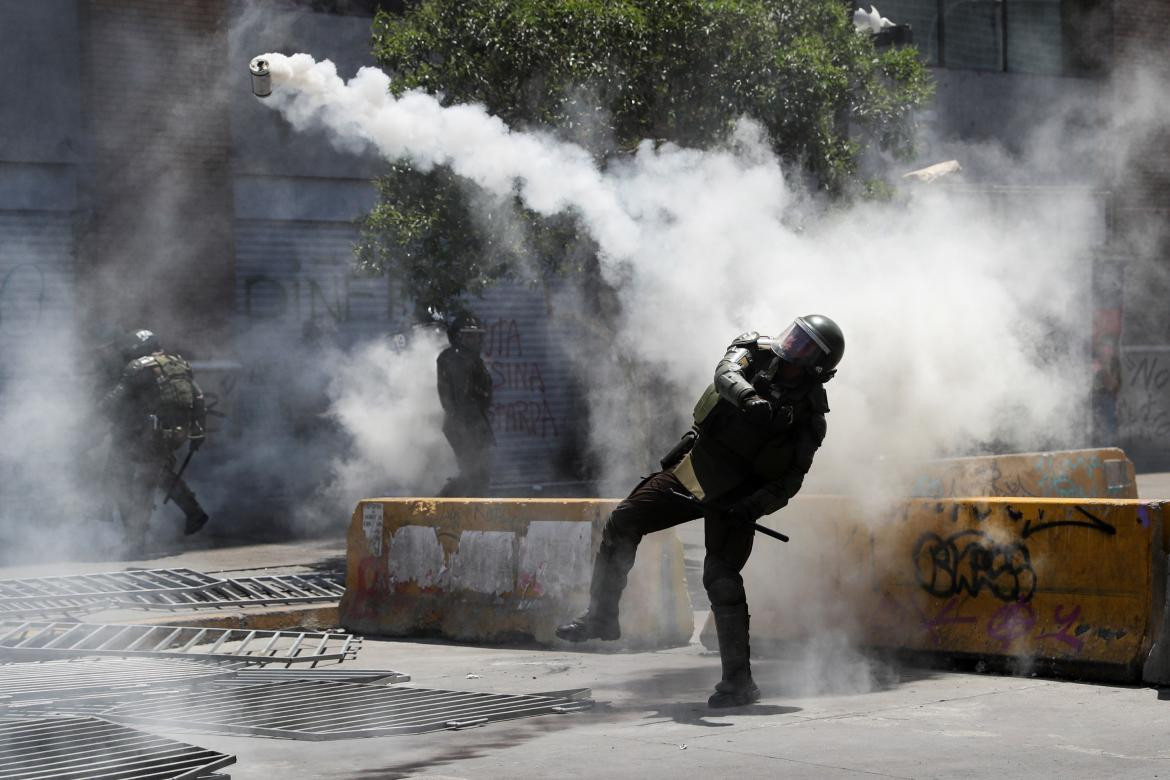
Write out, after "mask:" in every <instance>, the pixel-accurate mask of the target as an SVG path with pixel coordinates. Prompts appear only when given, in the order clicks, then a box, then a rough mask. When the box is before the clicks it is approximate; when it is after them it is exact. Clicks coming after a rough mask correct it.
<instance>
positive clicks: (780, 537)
mask: <svg viewBox="0 0 1170 780" xmlns="http://www.w3.org/2000/svg"><path fill="white" fill-rule="evenodd" d="M670 492H671V493H674V494H675V495H676V496H678V497H680V498H686V499H689V500H691V501H694V502H696V503H698V504H702V503H703V502H701V501H699V499H697V498H695V497H694V496H692V495H684V494H682V493H680V492H678V491H677V490H673V489H672V490H671V491H670ZM752 528H754V529H756V530H757V531H759V532H760V533H762V534H763V535H764V536H770V537H772V538H773V539H776V540H778V541H781V542H787V541H788V537H787V536H785V535H784V534H782V533H780V532H779V531H773V530H772V529H771V528H768V527H767V526H763V525H760V524H759V523H752Z"/></svg>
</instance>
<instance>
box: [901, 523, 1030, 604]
mask: <svg viewBox="0 0 1170 780" xmlns="http://www.w3.org/2000/svg"><path fill="white" fill-rule="evenodd" d="M914 574H915V577H916V578H917V579H918V584H919V585H921V586H922V588H923V590H925V591H926V592H927V593H929V594H930V595H932V596H936V597H938V598H949V597H951V596H957V595H961V594H964V593H965V594H967V595H969V596H978V595H979V594H980V593H982V592H983V591H984V590H986V591H987V592H989V593H991V594H992V595H993V596H995V598H997V599H999V600H1000V601H1011V602H1018V601H1028V600H1029V599H1031V598H1032V594H1034V593H1035V592H1036V572H1035V571H1034V570H1033V568H1032V558H1031V555H1030V554H1029V552H1028V548H1027V547H1026V546H1024V544H1023V543H1020V542H1009V543H1001V542H996V541H994V540H993V539H992V538H991V537H990V536H988V535H987V534H986V533H984V532H982V531H960V532H958V533H955V534H951V535H950V536H948V537H946V538H943V537H941V536H939V535H938V534H936V533H933V532H928V533H925V534H923V535H922V536H921V537H919V539H918V542H917V543H916V544H915V545H914Z"/></svg>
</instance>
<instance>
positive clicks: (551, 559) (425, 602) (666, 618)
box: [341, 499, 694, 649]
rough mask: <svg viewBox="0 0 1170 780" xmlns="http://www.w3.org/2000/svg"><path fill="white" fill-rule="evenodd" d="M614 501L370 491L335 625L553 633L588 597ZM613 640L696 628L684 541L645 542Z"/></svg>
mask: <svg viewBox="0 0 1170 780" xmlns="http://www.w3.org/2000/svg"><path fill="white" fill-rule="evenodd" d="M615 503H616V502H614V501H599V500H588V499H567V500H557V499H516V500H508V499H478V500H462V499H371V500H367V501H363V502H362V503H361V504H359V505H358V507H357V509H356V510H355V512H354V515H353V519H352V522H351V525H350V531H349V547H348V554H347V579H346V594H345V597H344V598H343V599H342V604H341V621H342V625H344V626H346V627H347V628H350V629H351V630H354V631H357V632H361V633H366V634H381V635H389V636H420V635H423V636H425V635H438V636H443V637H446V638H449V639H456V640H461V641H474V642H494V641H515V640H518V639H520V640H535V641H537V642H547V643H551V642H555V641H557V640H556V639H555V637H554V633H553V632H554V629H555V628H556V626H557V625H558V624H560V623H563V622H566V621H567V620H569V619H571V618H573V617H575V616H576V615H578V614H580V613H581V612H582V611H583V610H584V609H585V607H586V606H587V604H588V600H589V580H590V577H591V574H592V567H593V556H594V553H595V551H596V549H597V544H598V541H599V539H600V534H601V528H602V525H603V523H604V520H605V518H606V516H607V515H608V512H609V510H611V509H612V508H613V506H614V505H615ZM621 625H622V634H623V636H622V639H621V640H620V641H619V642H606V643H604V644H602V643H591V644H586V645H585V646H584V647H585V648H586V649H589V648H590V647H597V648H598V649H600V648H602V647H604V648H605V649H615V648H652V647H665V646H671V645H679V644H686V643H687V642H688V641H689V640H690V637H691V634H692V633H693V630H694V620H693V614H692V612H691V604H690V598H689V596H688V594H687V589H686V581H685V571H684V566H683V556H682V545H681V543H679V541H678V538H677V537H676V536H675V535H674V533H673V532H672V531H667V532H663V533H658V534H651V535H650V536H647V537H646V538H645V540H643V542H642V545H641V547H640V549H639V551H638V558H637V561H636V563H635V565H634V569H633V571H632V572H631V573H630V579H629V584H628V586H627V589H626V593H625V597H624V598H623V600H622V609H621Z"/></svg>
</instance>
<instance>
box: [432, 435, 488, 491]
mask: <svg viewBox="0 0 1170 780" xmlns="http://www.w3.org/2000/svg"><path fill="white" fill-rule="evenodd" d="M443 435H444V436H446V437H447V441H448V443H450V445H451V449H452V450H454V452H455V462H456V463H457V464H459V476H458V477H456V478H454V479H449V480H447V484H445V485H444V486H443V488H442V489H441V490H440V491H439V495H440V496H444V497H454V496H484V495H486V494H487V492H488V488H489V487H490V485H491V473H492V434H491V429H490V428H488V427H487V423H486V422H480V421H475V422H472V423H460V422H456V421H454V420H448V421H447V422H446V423H445V424H444V425H443Z"/></svg>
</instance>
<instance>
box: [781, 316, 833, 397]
mask: <svg viewBox="0 0 1170 780" xmlns="http://www.w3.org/2000/svg"><path fill="white" fill-rule="evenodd" d="M772 351H773V352H775V353H776V354H777V355H779V356H780V357H781V358H782V359H783V360H786V361H787V362H789V363H792V364H793V365H797V366H801V367H802V368H804V369H806V370H807V371H808V372H809V373H810V374H811V375H812V376H813V377H815V378H816V379H817V380H819V381H821V382H827V381H829V380H830V379H831V378H832V377H833V375H834V374H836V373H837V370H836V369H837V364H838V363H840V362H841V356H842V355H843V354H845V336H844V334H842V333H841V328H839V327H837V323H835V322H833V321H832V320H831V319H829V318H828V317H825V316H823V315H821V314H806V315H805V316H803V317H797V318H796V319H795V320H793V321H792V324H791V325H789V326H788V327H787V328H785V329H784V332H783V333H781V334H780V335H779V336H777V337H776V338H774V339H772Z"/></svg>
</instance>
